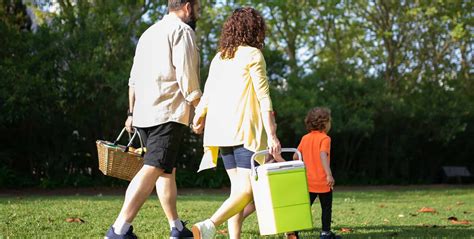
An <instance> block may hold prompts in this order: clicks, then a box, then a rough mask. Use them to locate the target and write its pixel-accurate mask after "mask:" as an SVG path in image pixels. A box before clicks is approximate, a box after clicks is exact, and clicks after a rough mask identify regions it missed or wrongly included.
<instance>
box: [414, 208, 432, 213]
mask: <svg viewBox="0 0 474 239" xmlns="http://www.w3.org/2000/svg"><path fill="white" fill-rule="evenodd" d="M418 212H430V213H435V212H436V210H435V209H433V208H431V207H422V208H421V209H420V210H418Z"/></svg>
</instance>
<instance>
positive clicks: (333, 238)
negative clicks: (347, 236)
mask: <svg viewBox="0 0 474 239" xmlns="http://www.w3.org/2000/svg"><path fill="white" fill-rule="evenodd" d="M341 238H342V237H341V236H339V235H336V234H334V233H332V232H329V233H328V234H324V235H323V234H322V233H321V234H320V235H319V239H341Z"/></svg>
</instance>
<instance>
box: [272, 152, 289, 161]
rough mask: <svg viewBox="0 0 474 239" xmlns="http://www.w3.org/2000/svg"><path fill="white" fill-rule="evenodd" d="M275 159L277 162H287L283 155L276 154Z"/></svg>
mask: <svg viewBox="0 0 474 239" xmlns="http://www.w3.org/2000/svg"><path fill="white" fill-rule="evenodd" d="M273 158H274V159H275V160H276V161H277V162H286V160H285V159H284V158H283V157H282V156H281V153H278V154H275V155H274V156H273Z"/></svg>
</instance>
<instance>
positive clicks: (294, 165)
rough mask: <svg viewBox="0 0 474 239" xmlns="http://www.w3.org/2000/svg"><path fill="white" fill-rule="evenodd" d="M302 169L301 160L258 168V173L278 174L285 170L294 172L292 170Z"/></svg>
mask: <svg viewBox="0 0 474 239" xmlns="http://www.w3.org/2000/svg"><path fill="white" fill-rule="evenodd" d="M301 168H304V163H303V161H301V160H295V161H286V162H278V163H269V164H264V165H261V166H258V169H257V170H258V171H259V172H262V173H265V172H277V171H278V172H280V171H287V170H294V169H301Z"/></svg>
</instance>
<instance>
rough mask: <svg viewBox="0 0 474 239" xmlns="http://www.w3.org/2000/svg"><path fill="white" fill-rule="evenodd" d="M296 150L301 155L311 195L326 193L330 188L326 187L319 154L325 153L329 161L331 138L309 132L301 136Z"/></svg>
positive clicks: (322, 133) (320, 133) (318, 132)
mask: <svg viewBox="0 0 474 239" xmlns="http://www.w3.org/2000/svg"><path fill="white" fill-rule="evenodd" d="M298 150H299V151H300V152H301V154H302V155H303V161H304V164H305V166H306V176H307V179H308V189H309V191H310V192H313V193H327V192H329V191H331V188H330V187H329V186H328V185H327V180H326V176H327V175H326V172H325V171H324V168H323V165H322V163H321V157H320V156H319V153H320V152H326V153H327V154H328V159H329V161H330V157H329V156H330V151H331V138H330V137H329V136H328V135H327V134H326V133H324V132H320V131H311V132H310V133H308V134H306V135H305V136H303V138H302V139H301V142H300V145H298Z"/></svg>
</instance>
